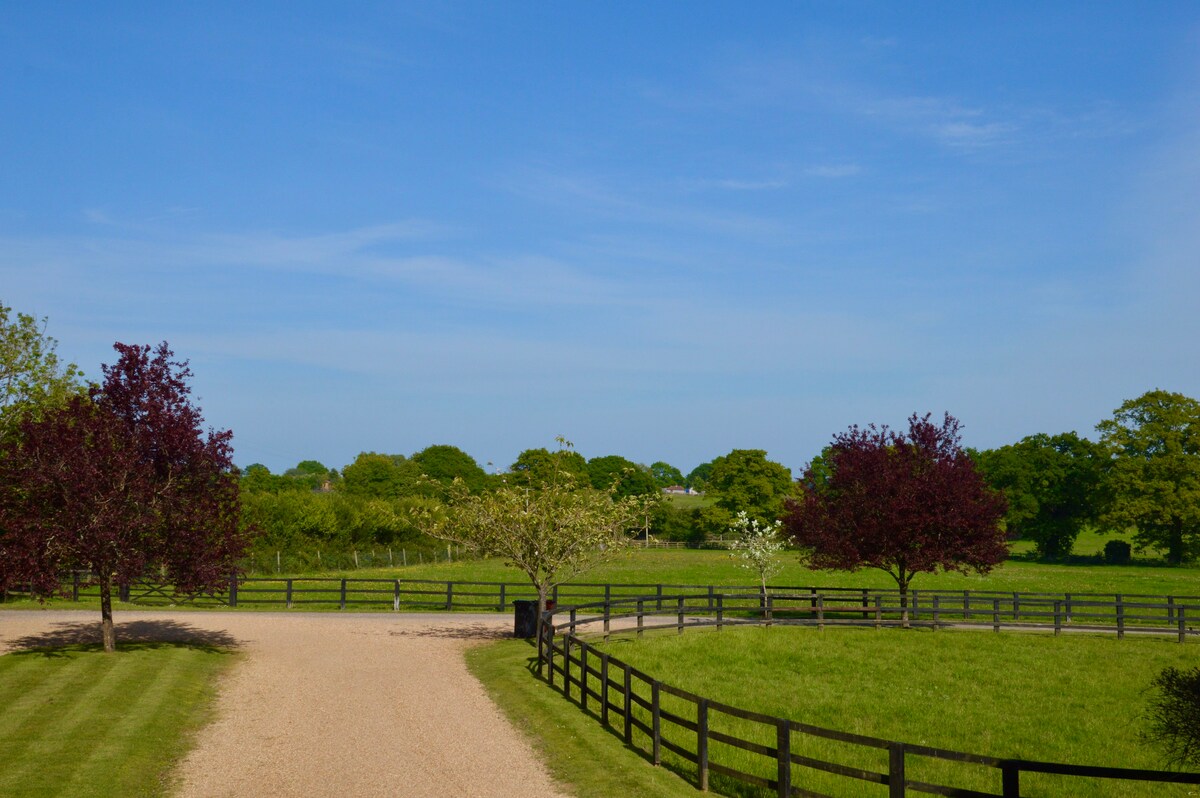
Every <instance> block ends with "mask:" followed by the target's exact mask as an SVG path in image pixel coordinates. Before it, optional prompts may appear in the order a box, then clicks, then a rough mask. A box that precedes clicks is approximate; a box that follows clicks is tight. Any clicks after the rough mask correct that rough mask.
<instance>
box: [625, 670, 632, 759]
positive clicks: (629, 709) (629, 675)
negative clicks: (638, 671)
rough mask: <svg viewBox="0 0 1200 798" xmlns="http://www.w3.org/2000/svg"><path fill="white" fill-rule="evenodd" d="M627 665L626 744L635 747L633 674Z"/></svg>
mask: <svg viewBox="0 0 1200 798" xmlns="http://www.w3.org/2000/svg"><path fill="white" fill-rule="evenodd" d="M631 667H632V666H630V665H629V663H625V744H626V745H633V672H632V671H631V670H630V668H631Z"/></svg>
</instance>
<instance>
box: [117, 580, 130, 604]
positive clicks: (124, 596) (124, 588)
mask: <svg viewBox="0 0 1200 798" xmlns="http://www.w3.org/2000/svg"><path fill="white" fill-rule="evenodd" d="M117 601H123V602H125V603H128V602H129V583H128V582H122V583H121V584H119V585H117Z"/></svg>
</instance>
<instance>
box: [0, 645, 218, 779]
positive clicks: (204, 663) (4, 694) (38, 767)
mask: <svg viewBox="0 0 1200 798" xmlns="http://www.w3.org/2000/svg"><path fill="white" fill-rule="evenodd" d="M233 658H234V657H233V656H232V655H231V654H229V653H228V651H227V650H225V649H222V648H217V647H213V646H208V645H175V644H168V643H121V644H120V647H119V649H118V651H117V653H115V654H104V653H103V652H102V651H100V650H99V649H98V648H97V647H95V646H79V645H72V646H66V647H61V648H54V649H39V650H27V651H16V652H12V653H9V654H6V655H4V656H0V707H3V712H0V795H4V796H7V797H8V798H43V797H44V798H51V797H52V796H72V798H75V797H79V798H83V797H85V796H95V797H96V798H107V796H115V795H119V796H160V795H169V794H170V792H171V786H172V785H171V784H170V772H171V769H172V767H173V766H174V764H175V763H176V762H177V761H178V760H179V758H180V757H182V755H183V754H184V753H186V751H187V749H188V746H189V744H190V738H191V735H192V734H193V733H194V732H195V730H196V729H197V728H199V726H200V725H201V724H202V723H203V722H204V721H205V720H206V719H207V718H208V717H209V712H210V707H211V702H212V698H213V695H214V687H215V684H216V681H217V678H218V676H219V675H220V673H221V672H222V671H223V670H224V669H225V668H226V667H227V666H228V665H229V664H230V662H231V661H232V660H233Z"/></svg>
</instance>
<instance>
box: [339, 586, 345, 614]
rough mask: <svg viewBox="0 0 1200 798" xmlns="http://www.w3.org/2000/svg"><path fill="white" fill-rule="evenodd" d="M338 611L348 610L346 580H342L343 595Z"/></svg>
mask: <svg viewBox="0 0 1200 798" xmlns="http://www.w3.org/2000/svg"><path fill="white" fill-rule="evenodd" d="M338 609H339V610H344V609H346V580H345V579H343V580H342V594H341V600H340V602H339V603H338Z"/></svg>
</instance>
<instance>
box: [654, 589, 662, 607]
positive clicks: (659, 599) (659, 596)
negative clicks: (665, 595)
mask: <svg viewBox="0 0 1200 798" xmlns="http://www.w3.org/2000/svg"><path fill="white" fill-rule="evenodd" d="M654 594H655V596H656V597H657V603H656V605H655V609H656V610H657V611H658V612H662V585H659V586H658V587H657V588H656V589H655V591H654Z"/></svg>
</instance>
